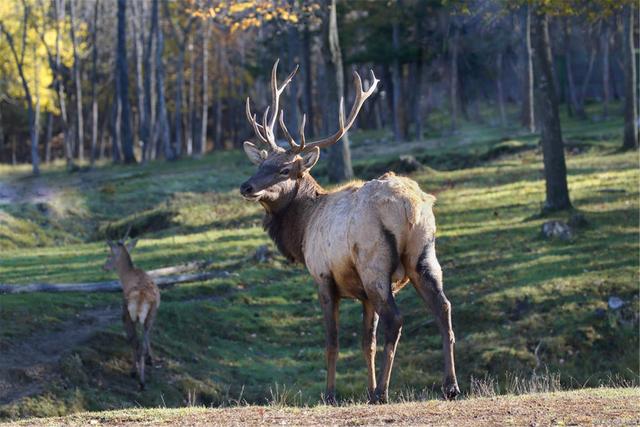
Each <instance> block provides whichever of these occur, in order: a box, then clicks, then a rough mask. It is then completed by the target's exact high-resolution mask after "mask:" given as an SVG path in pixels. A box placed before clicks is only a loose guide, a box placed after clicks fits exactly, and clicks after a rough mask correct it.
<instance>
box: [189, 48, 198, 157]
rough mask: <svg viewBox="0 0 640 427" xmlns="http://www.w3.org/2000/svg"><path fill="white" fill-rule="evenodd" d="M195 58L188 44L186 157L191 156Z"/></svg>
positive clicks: (193, 122)
mask: <svg viewBox="0 0 640 427" xmlns="http://www.w3.org/2000/svg"><path fill="white" fill-rule="evenodd" d="M195 66H196V56H195V51H194V49H193V42H189V100H188V101H187V103H188V110H189V112H188V116H187V156H189V157H191V156H192V155H193V126H194V124H195V117H194V116H195V97H196V88H195V85H196V72H195V71H196V68H195Z"/></svg>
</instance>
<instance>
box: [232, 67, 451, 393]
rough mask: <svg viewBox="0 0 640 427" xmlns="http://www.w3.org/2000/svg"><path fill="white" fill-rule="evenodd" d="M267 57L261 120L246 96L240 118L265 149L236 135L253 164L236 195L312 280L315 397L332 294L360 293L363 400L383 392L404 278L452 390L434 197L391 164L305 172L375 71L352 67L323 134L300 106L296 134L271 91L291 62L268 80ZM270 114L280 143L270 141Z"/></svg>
mask: <svg viewBox="0 0 640 427" xmlns="http://www.w3.org/2000/svg"><path fill="white" fill-rule="evenodd" d="M277 67H278V61H276V62H275V64H274V65H273V69H272V73H271V94H272V103H271V106H270V107H267V109H266V111H265V113H264V115H263V118H262V123H260V122H259V120H258V119H257V117H256V115H255V114H252V113H251V108H250V101H249V98H247V104H246V114H247V118H248V120H249V122H250V124H251V126H252V127H253V129H254V131H255V133H256V136H257V138H258V140H259V141H260V142H261V143H263V144H264V147H265V149H261V148H260V147H258V146H257V145H256V144H254V143H251V142H248V141H246V142H245V143H244V150H245V152H246V154H247V156H248V157H249V160H251V161H252V162H253V163H254V164H256V165H257V166H258V170H257V171H256V173H255V174H254V175H253V176H252V177H251V178H249V179H248V180H247V181H246V182H244V183H243V184H242V185H241V187H240V192H241V194H242V196H243V197H244V198H245V199H247V200H250V201H255V202H259V203H260V204H261V205H262V206H263V208H264V210H265V218H264V227H265V230H267V231H268V233H269V236H270V237H271V239H273V241H274V242H275V243H276V245H277V247H278V249H279V250H280V251H281V252H282V254H283V255H285V256H286V257H287V258H289V259H290V260H292V261H296V262H299V263H302V264H304V265H305V266H306V268H307V269H308V271H309V273H310V274H311V275H312V276H313V278H314V280H315V282H316V284H317V287H318V296H319V298H318V299H319V301H320V304H321V306H322V312H323V315H324V326H325V332H326V363H327V384H326V393H325V400H326V401H327V402H328V403H335V402H336V400H335V384H336V380H335V377H336V362H337V358H338V306H339V303H340V299H341V298H355V299H357V300H359V301H360V302H361V303H362V308H363V329H364V331H363V339H362V348H363V351H364V357H365V360H366V364H367V368H368V387H367V389H368V394H369V401H370V402H371V403H385V402H386V401H387V400H388V391H389V378H390V377H391V369H392V365H393V359H394V356H395V352H396V346H397V344H398V340H399V338H400V332H401V329H402V315H401V314H400V311H399V310H398V307H397V306H396V302H395V295H396V293H397V292H398V291H399V290H400V289H401V288H402V287H403V286H404V285H406V284H407V283H408V282H409V280H411V282H412V283H413V286H414V288H415V289H416V291H417V293H418V295H420V297H421V298H422V299H423V301H424V302H425V304H426V305H427V306H428V307H429V308H430V309H431V311H432V312H433V314H434V315H435V318H436V324H437V326H438V328H439V331H440V334H441V335H442V347H443V351H444V370H445V372H444V382H443V392H444V395H445V397H446V398H448V399H452V398H454V397H455V396H457V395H458V394H459V393H460V390H459V388H458V383H457V379H456V374H455V365H454V343H455V338H454V334H453V329H452V327H451V304H450V303H449V300H448V299H447V297H446V296H445V294H444V291H443V287H442V270H441V268H440V264H439V263H438V260H437V258H436V249H435V232H436V225H435V218H434V215H433V211H432V205H433V203H434V201H435V198H434V197H433V196H431V195H428V194H425V193H423V192H422V191H421V190H420V188H419V187H418V184H417V183H416V182H415V181H413V180H410V179H408V178H403V177H399V176H396V175H395V174H393V173H386V174H384V175H382V176H381V177H380V178H378V179H374V180H372V181H368V182H351V183H349V184H346V185H344V186H342V187H339V188H337V189H335V190H332V191H327V190H325V189H324V188H322V187H321V186H320V185H319V184H318V183H317V182H316V181H315V180H314V179H313V178H312V177H311V175H310V174H309V172H310V170H311V168H312V167H313V166H314V165H315V164H316V162H317V161H318V158H319V156H320V149H321V148H325V147H329V146H331V145H332V144H335V143H336V142H338V141H339V140H340V138H342V136H343V135H344V134H345V133H346V132H347V131H348V130H349V128H350V127H351V126H352V125H353V123H354V122H355V119H356V116H357V115H358V112H359V111H360V108H361V107H362V104H363V103H364V101H365V100H366V99H367V98H369V97H370V96H371V95H372V94H373V93H374V91H375V90H376V86H377V84H378V80H377V79H376V77H375V75H374V74H373V71H371V83H370V85H369V89H368V90H366V91H365V90H363V87H362V80H361V79H360V76H359V75H358V73H356V72H354V73H353V76H354V84H355V101H354V104H353V107H351V111H350V113H349V116H348V117H347V118H346V120H345V118H344V100H342V99H341V101H340V112H339V129H338V131H337V132H336V133H334V134H333V135H331V136H329V137H327V138H324V139H321V140H318V141H314V142H306V140H305V136H304V127H305V118H306V117H305V116H304V115H303V117H302V121H301V124H300V127H299V143H297V142H296V141H295V139H294V138H293V137H292V136H291V134H290V133H289V131H288V130H287V127H286V126H285V123H284V111H282V110H280V109H279V105H278V100H279V97H280V95H281V94H282V92H283V91H284V89H285V87H286V86H287V84H289V82H290V81H291V79H292V78H293V76H294V75H295V73H296V71H297V69H298V67H296V68H295V69H294V70H293V72H291V74H289V76H288V77H287V78H286V79H285V81H284V82H283V83H282V85H278V82H277ZM269 112H271V115H269ZM276 118H278V121H279V124H280V127H281V129H282V133H283V135H284V137H285V139H286V140H287V142H288V144H289V148H288V149H284V148H282V147H280V146H278V145H277V144H276V135H275V130H274V127H275V125H276ZM379 319H380V320H381V324H382V328H383V330H384V336H385V345H384V366H383V368H382V371H381V372H380V375H379V377H378V380H377V381H376V378H375V354H376V328H377V325H378V320H379Z"/></svg>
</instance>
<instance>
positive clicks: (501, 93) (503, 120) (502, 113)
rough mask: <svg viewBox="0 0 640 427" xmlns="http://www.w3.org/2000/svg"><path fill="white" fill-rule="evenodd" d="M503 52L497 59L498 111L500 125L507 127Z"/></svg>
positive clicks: (500, 52) (499, 53)
mask: <svg viewBox="0 0 640 427" xmlns="http://www.w3.org/2000/svg"><path fill="white" fill-rule="evenodd" d="M502 58H503V54H502V51H499V52H498V56H497V57H496V93H497V95H498V110H499V111H500V125H501V126H503V127H504V126H506V125H507V114H506V112H505V108H504V90H503V88H502Z"/></svg>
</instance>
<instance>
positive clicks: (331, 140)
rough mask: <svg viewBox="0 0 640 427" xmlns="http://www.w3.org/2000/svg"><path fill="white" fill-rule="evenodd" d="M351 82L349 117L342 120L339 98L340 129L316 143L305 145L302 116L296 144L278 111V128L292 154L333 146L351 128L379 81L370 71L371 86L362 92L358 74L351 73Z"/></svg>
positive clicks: (341, 105) (303, 117)
mask: <svg viewBox="0 0 640 427" xmlns="http://www.w3.org/2000/svg"><path fill="white" fill-rule="evenodd" d="M353 82H354V84H355V91H356V98H355V101H354V102H353V107H351V112H349V117H347V120H346V123H345V119H344V98H343V97H340V112H339V116H338V120H339V123H340V128H339V129H338V131H337V132H336V133H334V134H333V135H331V136H329V137H327V138H324V139H320V140H318V141H313V142H310V143H309V144H305V137H304V125H305V119H306V117H305V116H302V123H301V124H300V129H299V133H300V144H299V145H298V144H296V143H295V141H294V139H293V137H292V136H291V134H290V133H289V131H288V130H287V127H286V126H285V124H284V110H283V111H280V127H281V128H282V131H283V133H284V134H285V137H286V138H287V141H288V142H289V145H291V151H292V152H294V153H303V152H304V153H306V152H309V151H311V150H313V149H314V148H315V147H318V148H324V147H328V146H330V145H333V144H335V143H336V142H338V141H339V140H340V138H342V137H343V136H344V134H345V133H347V131H348V130H349V128H351V126H353V123H354V122H355V121H356V116H357V115H358V113H359V112H360V108H362V104H364V101H366V100H367V98H369V97H370V96H371V95H373V92H375V90H376V87H377V86H378V82H379V80H378V79H377V78H376V76H375V74H373V70H371V85H370V86H369V89H368V90H366V91H364V90H362V79H360V74H358V73H357V72H356V71H354V72H353Z"/></svg>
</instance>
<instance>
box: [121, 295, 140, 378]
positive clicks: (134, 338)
mask: <svg viewBox="0 0 640 427" xmlns="http://www.w3.org/2000/svg"><path fill="white" fill-rule="evenodd" d="M122 323H124V332H125V333H126V335H127V342H128V343H129V345H130V346H131V352H132V355H133V357H132V360H133V363H132V365H131V370H130V371H129V373H130V375H131V377H132V378H135V376H136V370H137V368H136V367H137V365H138V350H139V348H138V347H139V343H138V334H137V333H136V324H135V323H133V320H131V316H129V310H127V304H126V303H124V304H123V305H122Z"/></svg>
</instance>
